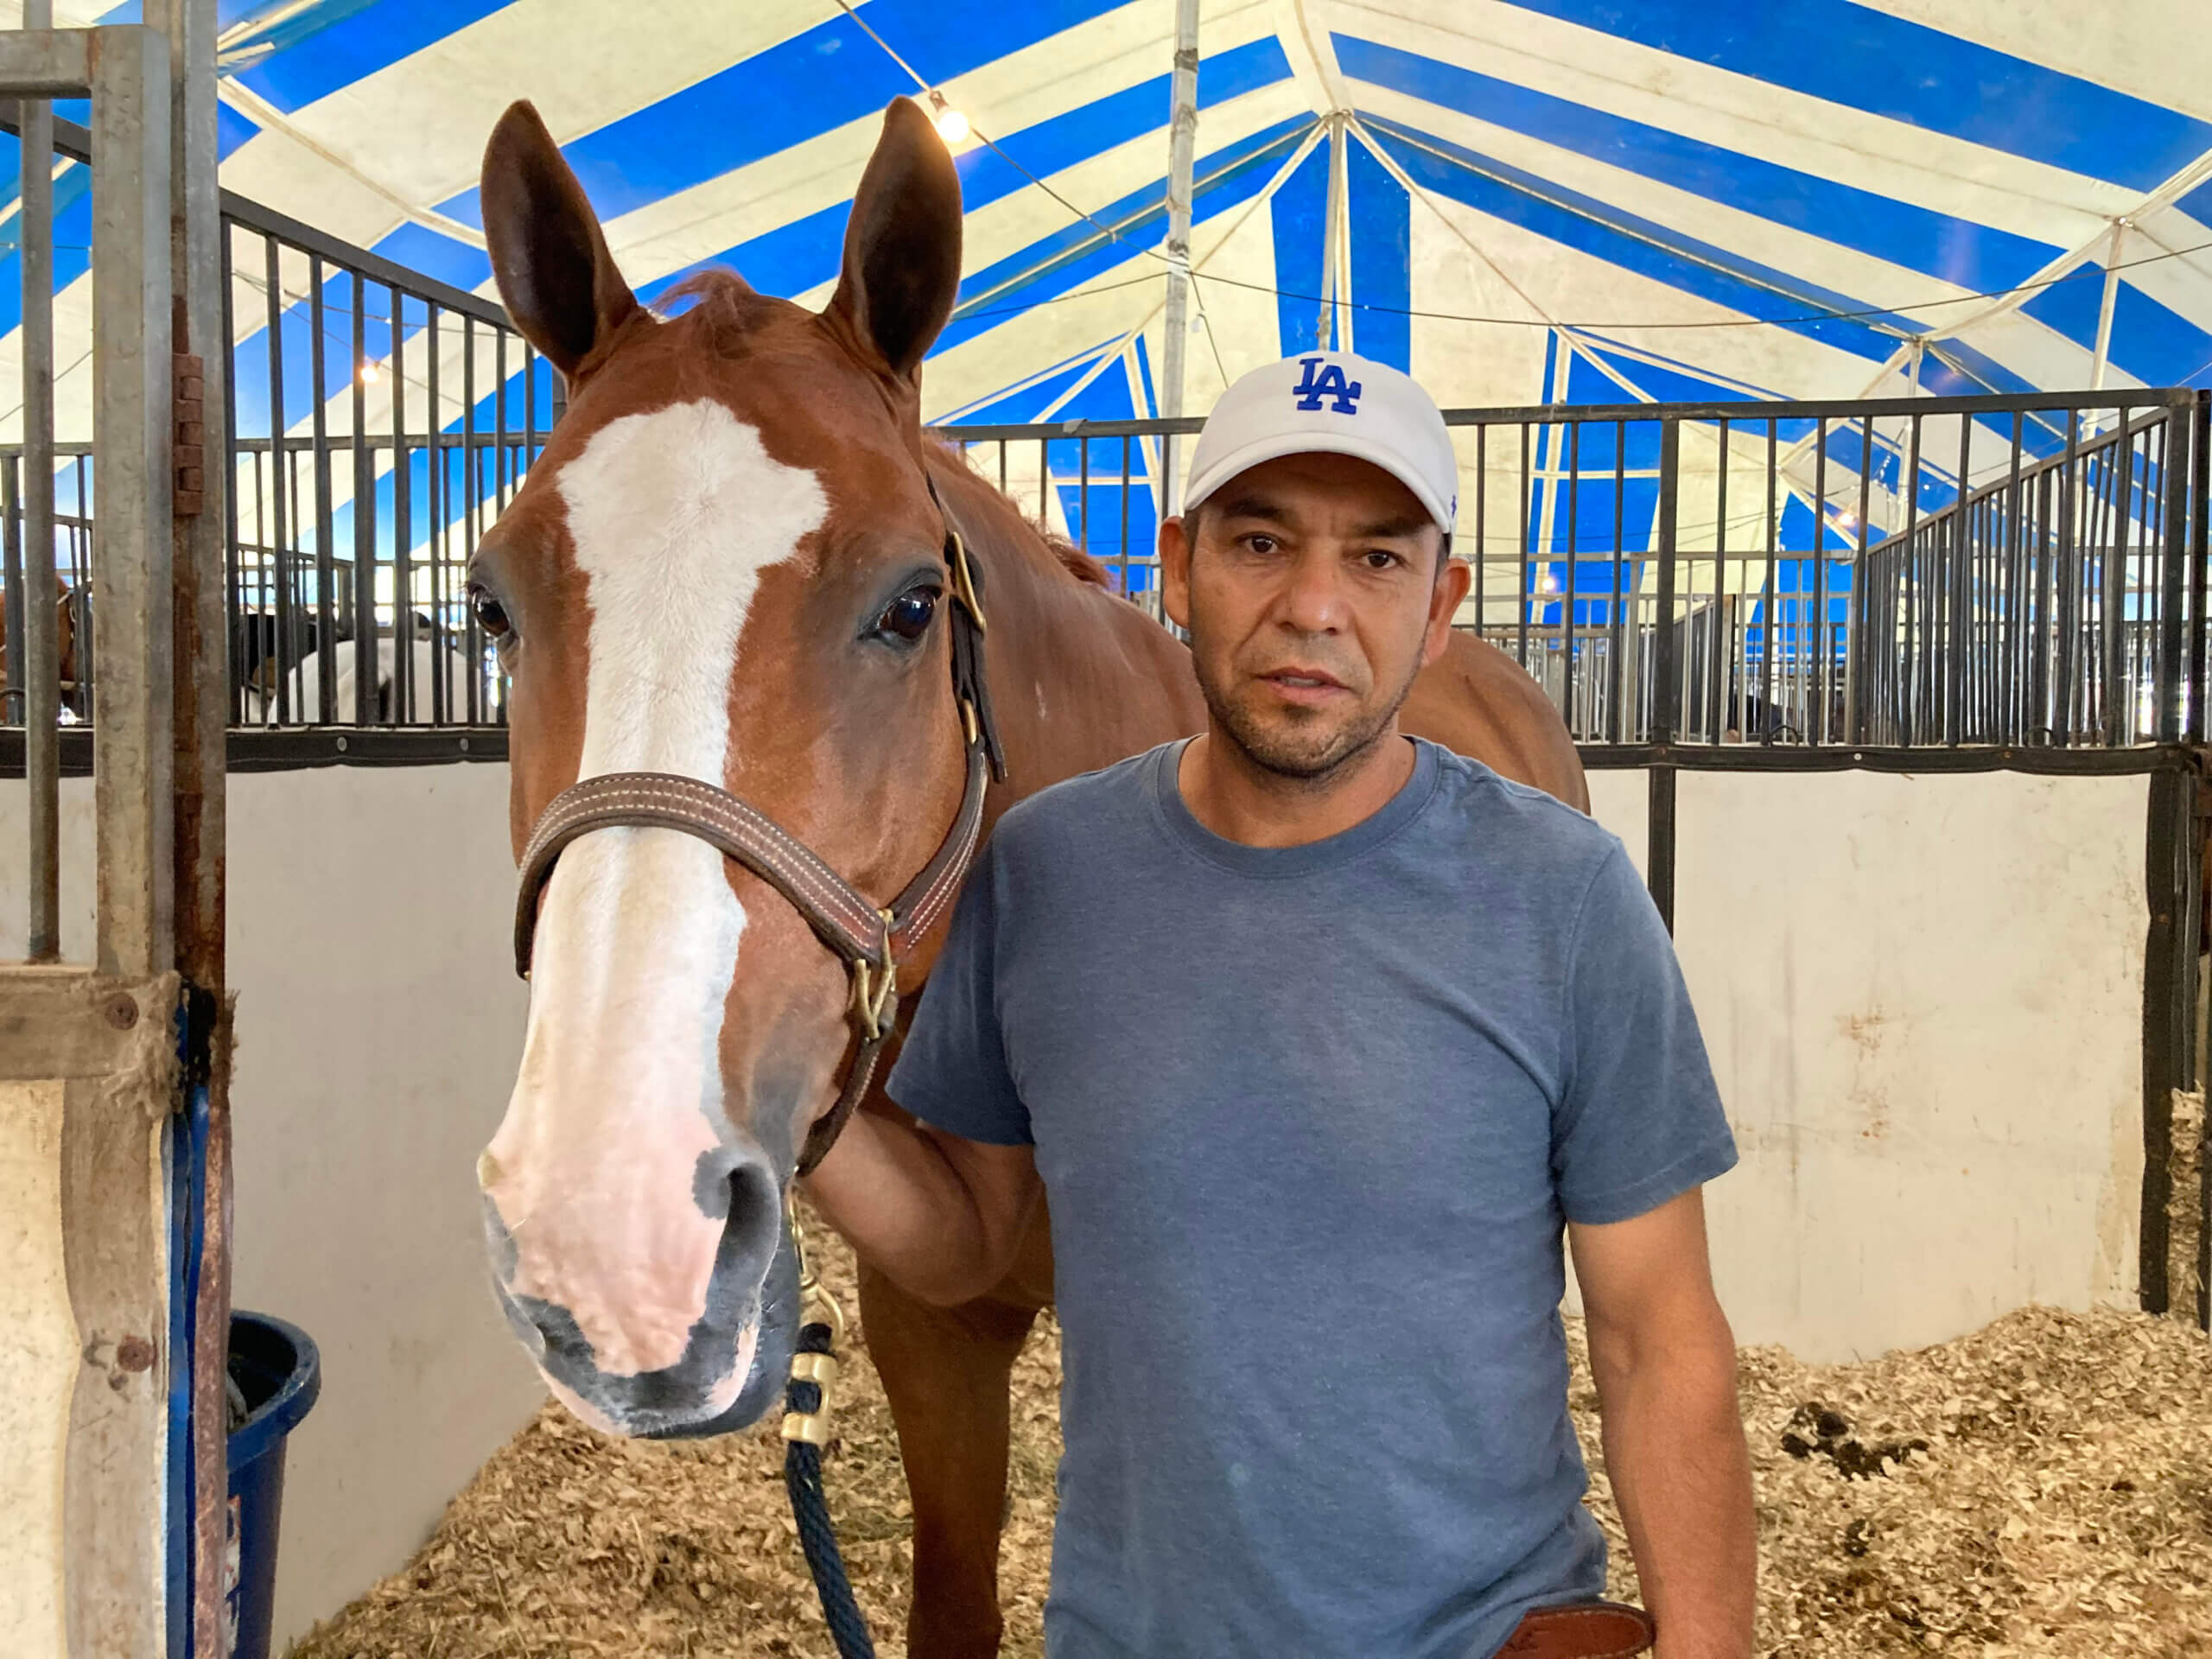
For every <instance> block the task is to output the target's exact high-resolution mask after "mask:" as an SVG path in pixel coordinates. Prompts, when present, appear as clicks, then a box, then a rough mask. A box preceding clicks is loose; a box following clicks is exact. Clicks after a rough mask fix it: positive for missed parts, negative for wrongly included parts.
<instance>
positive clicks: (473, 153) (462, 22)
mask: <svg viewBox="0 0 2212 1659" xmlns="http://www.w3.org/2000/svg"><path fill="white" fill-rule="evenodd" d="M2203 5H2204V0H2128V3H2126V5H2117V6H2116V5H2113V4H2112V3H2110V0H2041V3H2038V4H2036V5H2032V6H2028V5H2022V4H2019V3H2018V0H1878V3H1872V4H1857V3H1851V0H1205V3H1204V4H1203V7H1202V12H1201V16H1202V23H1201V34H1200V44H1201V52H1200V60H1201V61H1200V69H1199V73H1198V102H1199V121H1198V142H1197V168H1196V179H1197V183H1196V193H1195V207H1194V218H1195V231H1194V235H1193V245H1192V264H1193V266H1194V269H1195V270H1196V273H1197V281H1196V300H1197V303H1196V306H1195V308H1194V313H1195V314H1194V315H1193V318H1192V335H1191V338H1190V340H1189V341H1188V352H1187V356H1188V363H1189V368H1188V381H1187V385H1188V391H1187V393H1186V400H1185V407H1186V408H1189V409H1192V410H1205V408H1207V407H1208V406H1209V405H1210V404H1211V399H1212V397H1213V396H1214V395H1215V394H1216V393H1217V391H1218V390H1219V389H1220V387H1221V386H1222V385H1224V382H1225V381H1226V380H1227V379H1229V378H1234V377H1235V376H1236V374H1238V373H1239V372H1243V370H1245V369H1247V368H1249V367H1250V366H1252V365H1255V364H1257V363H1260V362H1262V361H1264V360H1266V359H1270V358H1274V357H1276V356H1279V355H1281V354H1284V353H1294V352H1296V351H1298V350H1300V349H1301V348H1304V347H1307V346H1311V345H1312V344H1313V341H1314V340H1316V339H1317V338H1325V339H1330V340H1334V341H1335V342H1337V343H1339V344H1342V345H1346V346H1351V347H1352V348H1353V349H1355V350H1357V351H1359V352H1361V353H1364V354H1367V355H1369V356H1371V357H1375V358H1379V359H1383V360H1384V361H1387V362H1391V363H1395V364H1397V365H1402V366H1405V367H1408V368H1410V369H1411V370H1412V371H1413V372H1414V374H1416V375H1417V376H1418V377H1420V378H1421V379H1422V380H1423V381H1424V382H1425V383H1426V384H1427V385H1428V386H1429V387H1430V389H1431V390H1432V391H1433V392H1434V394H1435V395H1436V397H1438V399H1439V401H1440V402H1441V403H1443V404H1446V405H1447V406H1452V405H1459V406H1468V405H1490V406H1496V405H1519V404H1541V403H1546V402H1566V403H1574V404H1590V403H1619V402H1636V401H1649V400H1662V401H1663V400H1671V399H1682V398H1699V399H1705V398H1714V397H1796V398H1803V397H1859V396H1861V395H1875V396H1878V395H1891V394H1897V393H1902V392H1904V391H1908V390H1910V389H1912V388H1915V387H1916V388H1918V389H1919V390H1921V391H1926V392H1944V391H2033V390H2038V389H2070V388H2080V387H2086V386H2088V385H2091V384H2092V382H2093V378H2094V377H2095V376H2097V375H2099V374H2101V376H2102V380H2101V384H2103V385H2109V386H2113V387H2120V386H2127V385H2172V384H2186V383H2192V382H2199V381H2202V380H2204V379H2206V378H2208V377H2212V29H2206V28H2205V27H2204V15H2205V14H2204V10H2203ZM55 10H56V13H57V21H58V22H62V23H65V24H67V23H86V22H124V21H130V20H131V19H132V18H133V17H135V16H136V14H137V7H136V5H135V4H132V5H126V6H124V7H121V8H117V9H113V10H99V9H98V8H96V7H94V6H89V5H84V4H80V3H74V0H61V3H59V4H57V5H56V7H55ZM14 11H16V8H14V7H0V17H5V16H7V14H9V13H11V12H14ZM222 18H223V22H224V25H225V32H224V35H223V38H222V60H223V68H222V75H223V80H222V98H223V111H222V123H223V125H222V132H223V137H222V148H223V154H224V162H223V176H224V182H225V184H226V186H228V187H229V188H232V189H233V190H236V191H238V192H239V193H240V194H245V195H246V196H249V197H251V198H253V199H255V200H259V201H261V202H264V203H265V204H267V205H269V206H270V207H274V208H277V210H279V211H281V212H283V213H289V214H291V215H293V216H295V217H296V218H299V219H305V220H307V221H308V222H309V223H311V224H313V225H315V226H318V227H320V228H321V229H323V230H326V231H327V232H332V233H334V234H335V235H337V236H339V237H341V238H346V239H348V240H351V241H353V242H356V243H359V244H361V245H366V246H369V247H372V248H374V249H376V250H377V251H380V252H382V253H384V254H385V255H386V256H388V257H391V258H393V259H395V260H397V261H398V262H400V263H402V264H407V265H410V266H412V267H415V268H417V269H419V270H423V271H425V272H428V273H430V274H432V275H434V276H436V277H441V278H443V279H445V280H446V281H448V282H451V283H455V284H457V285H460V286H461V287H465V288H471V289H483V290H485V291H486V292H488V291H489V272H488V267H487V264H486V257H485V254H484V251H483V249H482V238H481V236H480V232H479V228H478V216H477V201H476V191H475V175H476V168H477V165H478V161H479V158H480V154H481V150H482V147H483V143H484V140H485V137H486V133H487V132H488V130H489V129H490V127H491V124H492V123H493V120H494V119H495V118H497V116H498V114H499V111H500V110H501V109H502V108H504V107H505V105H506V104H507V103H508V102H509V100H511V99H515V98H520V97H527V98H530V99H533V100H534V101H535V102H536V103H537V107H538V109H539V110H540V111H541V112H542V113H543V116H544V117H545V118H546V120H547V122H548V124H550V127H551V129H552V130H553V132H554V134H555V136H556V137H557V138H558V139H559V140H560V141H561V143H562V144H563V148H564V149H565V152H566V154H567V156H568V157H569V161H570V162H571V163H572V164H573V165H574V167H575V169H576V171H577V173H578V174H579V175H580V176H581V177H582V180H583V181H584V184H585V186H586V188H587V189H588V191H589V193H590V194H591V196H592V198H593V200H594V202H595V203H596V205H597V207H598V208H599V211H600V213H601V215H602V217H603V218H604V219H605V221H606V224H607V232H608V236H609V239H610V241H611V243H612V245H613V249H614V251H615V253H616V256H617V257H618V258H619V259H620V263H621V264H622V266H623V268H624V270H626V273H627V275H628V276H629V277H630V279H631V281H632V283H633V285H635V286H636V287H637V288H638V289H639V292H640V293H641V294H642V295H643V296H645V297H647V298H649V299H650V298H652V296H655V295H658V294H659V293H662V292H663V291H664V290H665V289H667V288H669V287H670V286H671V284H672V283H674V282H676V281H677V279H678V278H680V277H682V276H683V274H684V273H686V272H688V271H690V270H695V269H696V268H698V267H699V266H701V265H702V264H719V265H724V266H728V267H732V268H734V269H735V270H739V271H741V273H742V274H743V275H744V276H745V277H747V279H748V280H749V281H751V282H752V283H753V285H754V286H756V287H758V288H760V289H765V290H767V291H770V292H774V293H780V294H785V295H788V296H791V297H793V298H794V299H798V300H800V301H802V302H807V303H810V304H819V303H820V302H822V301H823V299H824V298H825V297H826V296H827V294H828V292H829V288H830V285H831V283H833V281H834V279H835V277H836V266H837V259H838V251H839V245H840V239H841V237H842V230H843V225H844V220H845V216H846V212H847V204H848V201H849V196H850V193H851V191H852V189H853V188H854V185H855V182H856V181H857V179H858V176H859V174H860V171H861V166H862V164H863V162H865V160H866V157H867V156H868V151H869V149H870V148H871V146H872V145H873V143H874V139H875V137H876V133H877V130H878V125H879V120H880V112H881V111H882V108H883V106H884V105H885V103H886V101H887V100H888V99H891V98H893V97H894V96H897V95H899V94H901V93H910V94H911V93H915V92H921V91H925V90H926V89H931V88H933V89H935V90H936V91H938V92H941V93H942V95H943V97H944V99H945V100H946V102H947V103H948V104H949V105H950V106H952V107H954V108H957V110H958V111H961V112H962V113H963V115H964V116H965V117H966V118H967V119H968V121H969V123H970V124H971V125H972V127H973V128H974V130H975V131H976V134H977V135H980V137H978V138H970V139H969V140H968V141H967V142H965V143H963V144H962V145H960V146H958V147H957V148H958V162H959V168H960V172H961V175H962V179H963V185H964V188H965V192H966V203H967V224H966V230H965V249H966V253H965V278H964V282H963V289H962V294H961V301H960V308H959V309H958V311H957V313H956V315H955V319H954V321H953V322H952V324H951V326H950V327H949V328H948V329H947V330H946V332H945V334H944V338H943V339H942V340H940V341H939V343H938V346H937V348H936V350H935V352H934V353H933V355H932V357H931V361H930V364H929V365H928V368H927V371H926V374H925V393H926V408H927V413H928V415H929V416H931V418H933V419H937V420H962V421H994V422H1002V421H1036V420H1043V419H1052V420H1056V421H1058V420H1065V419H1069V418H1072V417H1076V416H1088V417H1093V418H1110V417H1117V416H1123V417H1125V416H1131V415H1144V414H1149V413H1153V412H1154V411H1155V410H1156V407H1157V394H1156V390H1155V378H1156V375H1157V372H1158V367H1159V365H1160V360H1161V353H1160V327H1161V315H1162V311H1163V308H1164V302H1165V296H1166V264H1165V262H1164V260H1163V259H1162V257H1161V256H1160V248H1161V246H1162V245H1163V243H1164V240H1165V232H1166V214H1165V207H1164V199H1165V192H1166V171H1167V161H1168V124H1169V70H1170V67H1171V60H1172V54H1173V22H1174V9H1173V0H1133V3H1115V0H1024V3H1021V4H1018V5H1017V4H1004V3H997V0H855V3H854V4H852V5H850V6H847V5H844V4H842V3H840V0H625V3H622V4H620V5H609V4H607V3H604V0H264V3H246V0H226V3H225V4H224V6H223V10H222ZM982 140H988V143H986V142H982ZM58 189H59V199H60V202H61V204H62V206H63V208H64V212H65V217H66V215H67V211H68V209H69V208H70V207H71V205H72V203H73V201H74V200H76V197H77V195H79V194H81V191H80V190H77V191H73V188H72V185H71V182H70V181H69V179H68V178H67V176H66V169H65V176H64V177H63V179H62V180H61V181H60V185H59V187H58ZM80 228H81V227H80ZM58 239H59V240H60V242H61V244H62V245H63V251H62V253H61V255H60V258H59V259H58V261H57V268H58V269H57V281H58V282H59V283H60V284H61V286H62V289H63V292H62V294H61V296H60V309H61V313H62V322H63V328H64V334H65V343H64V346H63V349H62V351H61V354H60V359H59V364H60V366H61V367H62V368H63V369H64V370H65V374H64V378H63V385H62V390H61V398H62V404H63V410H62V423H63V428H64V430H65V433H66V432H67V430H68V429H69V427H70V426H71V424H72V421H73V416H72V409H73V406H74V407H79V408H80V407H81V404H82V402H83V397H82V395H81V392H80V391H79V392H78V393H77V394H76V395H75V396H74V397H73V387H76V386H78V385H79V383H81V381H82V379H83V378H84V368H83V365H72V364H71V363H70V358H71V356H72V354H73V353H71V352H70V351H69V350H68V349H67V343H66V335H67V327H68V326H69V323H70V321H71V319H72V318H75V319H78V320H79V321H81V319H82V316H83V313H84V311H85V309H86V305H87V304H88V302H87V301H86V299H85V297H84V289H85V287H86V284H85V283H84V281H83V271H84V256H83V254H82V253H81V252H72V251H69V248H70V245H72V244H73V243H76V244H81V243H82V242H83V241H84V240H85V239H86V238H84V237H82V236H76V237H72V236H71V235H69V234H68V233H67V229H66V228H65V229H64V230H62V231H61V232H59V233H58ZM2108 267H2109V268H2112V269H2115V270H2117V272H2118V280H2117V281H2116V282H2115V283H2111V284H2110V285H2109V286H2110V295H2111V303H2110V308H2109V316H2108V317H2107V315H2106V311H2107V277H2106V273H2107V268H2108ZM14 286H15V284H14V283H13V282H12V281H11V279H10V277H9V276H8V275H7V274H6V273H0V321H4V322H5V323H6V325H7V326H8V327H9V329H10V330H12V328H13V326H14V322H15V318H14V316H13V315H8V314H10V313H12V312H13V311H14V308H15V301H14V299H13V297H12V293H13V289H14ZM288 298H289V296H288ZM254 326H255V325H254V322H253V320H252V318H251V316H250V315H249V317H248V318H247V319H246V321H245V322H243V323H242V324H241V330H240V332H241V335H242V337H243V336H244V335H245V334H247V333H249V332H250V331H251V327H254ZM2101 336H2102V337H2104V338H2106V340H2107V350H2106V352H2105V353H2104V356H2105V358H2106V359H2108V361H2107V362H2106V363H2105V364H2104V365H2102V366H2100V354H2099V351H2098V346H2099V341H2100V338H2101ZM0 355H5V353H4V351H0ZM4 367H5V364H4V363H0V368H4ZM340 373H341V375H342V374H343V373H344V371H343V369H341V370H340ZM241 378H242V379H243V378H244V376H243V375H242V376H241ZM5 401H6V402H7V403H9V404H12V403H13V402H14V399H13V398H9V399H6V400H5ZM294 416H298V417H299V418H302V419H303V418H304V416H303V414H302V412H301V411H299V410H289V411H288V416H287V423H288V424H290V423H292V419H293V417H294ZM243 418H244V417H243V414H242V423H243ZM264 429H265V428H264Z"/></svg>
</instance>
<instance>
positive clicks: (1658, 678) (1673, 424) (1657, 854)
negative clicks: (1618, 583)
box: [1644, 420, 1682, 933]
mask: <svg viewBox="0 0 2212 1659" xmlns="http://www.w3.org/2000/svg"><path fill="white" fill-rule="evenodd" d="M1681 459H1682V428H1681V422H1680V421H1673V420H1668V421H1662V423H1660V427H1659V523H1658V542H1659V611H1658V618H1657V626H1656V628H1655V629H1654V630H1653V632H1652V636H1651V656H1652V674H1651V742H1652V746H1653V747H1654V748H1655V750H1656V752H1657V753H1656V760H1655V761H1654V764H1653V766H1652V767H1651V777H1650V785H1649V788H1650V796H1649V801H1648V803H1647V829H1646V832H1645V833H1646V836H1647V839H1646V842H1645V855H1644V869H1645V880H1646V881H1647V882H1648V884H1649V887H1650V889H1651V902H1652V903H1653V905H1655V906H1656V907H1657V908H1658V912H1659V916H1660V919H1661V920H1662V921H1663V922H1665V923H1666V925H1667V931H1668V932H1669V933H1672V932H1673V931H1675V767H1674V765H1673V761H1672V759H1671V752H1672V749H1673V746H1674V741H1675V710H1676V709H1677V708H1678V707H1679V702H1678V699H1679V697H1680V696H1681V688H1680V687H1679V686H1678V685H1677V684H1676V683H1675V508H1676V505H1677V502H1678V500H1679V499H1680V491H1681Z"/></svg>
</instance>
